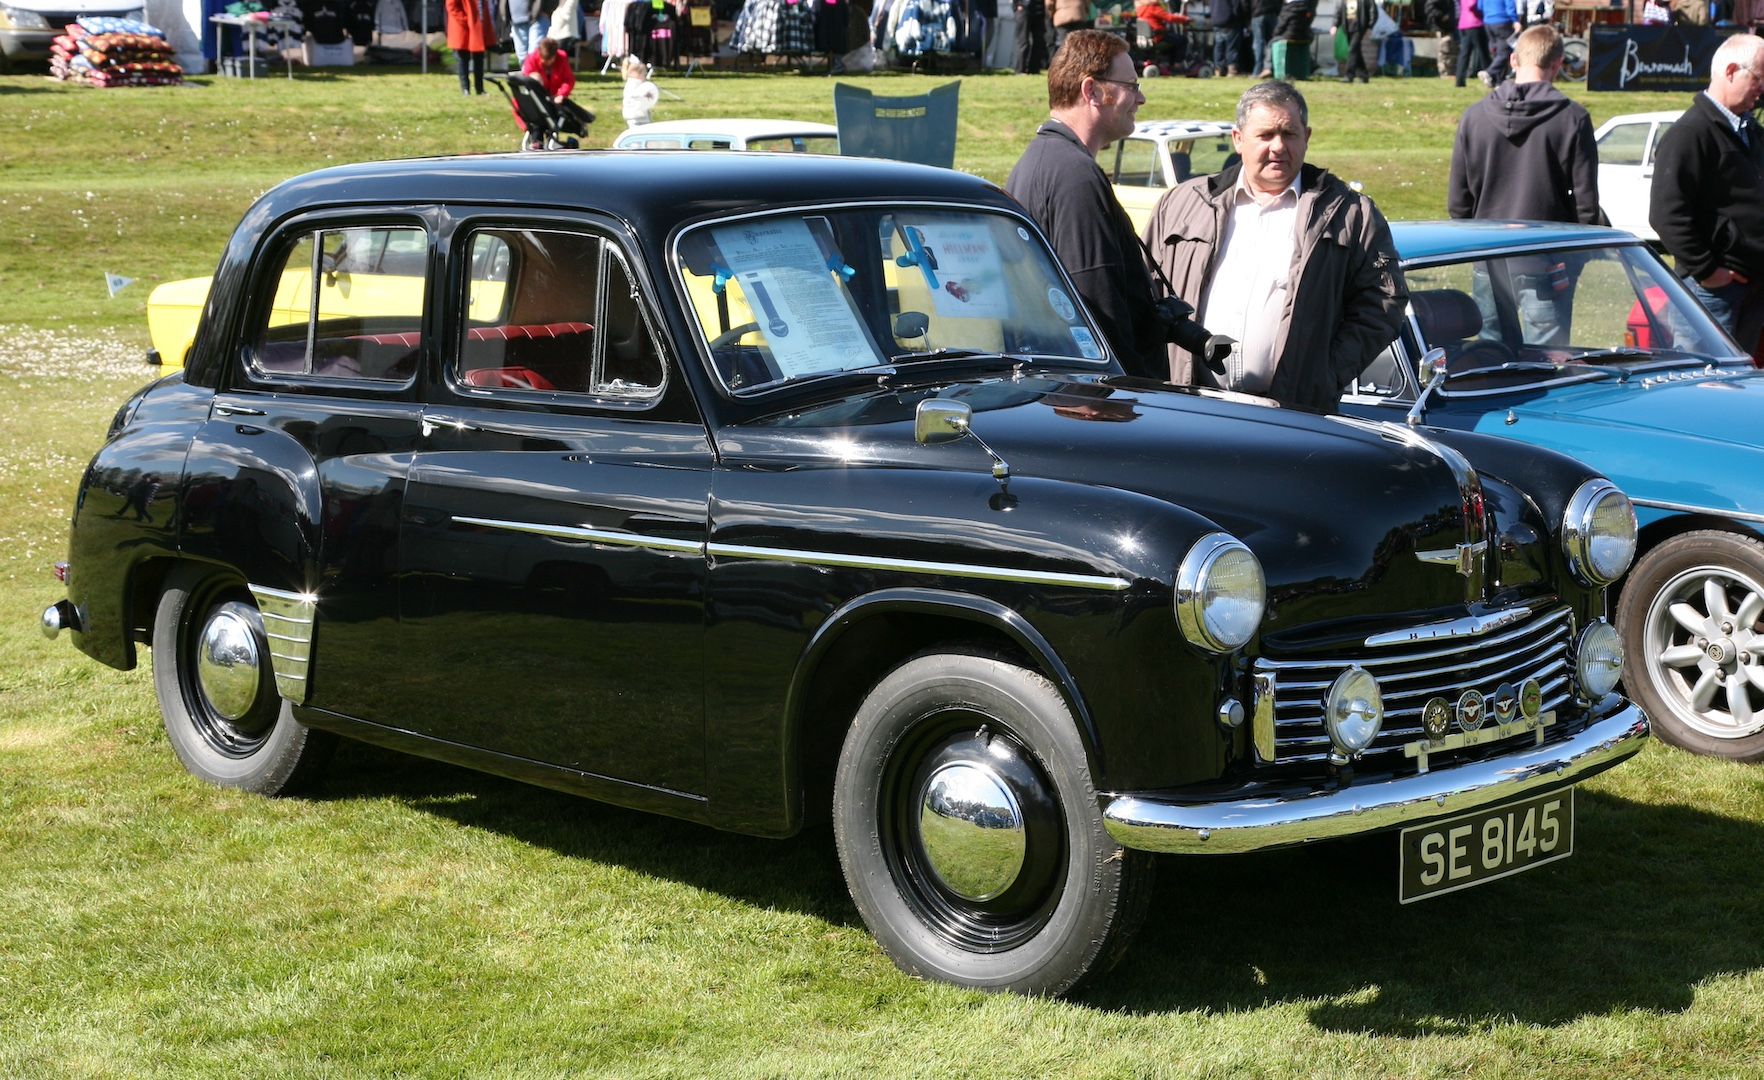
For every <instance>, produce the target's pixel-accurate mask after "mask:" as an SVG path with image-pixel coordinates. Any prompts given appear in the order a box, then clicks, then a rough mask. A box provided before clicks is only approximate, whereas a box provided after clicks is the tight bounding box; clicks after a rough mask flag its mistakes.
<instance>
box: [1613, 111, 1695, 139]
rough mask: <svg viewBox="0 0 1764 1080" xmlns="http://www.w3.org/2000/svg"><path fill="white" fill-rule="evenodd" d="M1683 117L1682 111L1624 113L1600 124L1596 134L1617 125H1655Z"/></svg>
mask: <svg viewBox="0 0 1764 1080" xmlns="http://www.w3.org/2000/svg"><path fill="white" fill-rule="evenodd" d="M1683 115H1684V110H1683V109H1668V110H1666V111H1664V112H1637V113H1624V114H1623V115H1622V116H1613V117H1611V119H1609V120H1607V121H1605V122H1604V123H1602V124H1600V125H1599V130H1598V134H1600V135H1603V134H1604V133H1605V131H1606V130H1607V129H1608V128H1614V127H1616V126H1617V125H1619V124H1657V123H1659V122H1660V121H1662V120H1677V119H1678V118H1679V117H1681V116H1683Z"/></svg>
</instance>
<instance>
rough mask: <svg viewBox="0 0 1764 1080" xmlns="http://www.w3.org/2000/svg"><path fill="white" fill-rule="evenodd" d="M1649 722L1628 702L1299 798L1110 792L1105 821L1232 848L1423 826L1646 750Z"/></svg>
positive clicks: (1153, 846)
mask: <svg viewBox="0 0 1764 1080" xmlns="http://www.w3.org/2000/svg"><path fill="white" fill-rule="evenodd" d="M1647 739H1648V720H1647V717H1646V716H1644V715H1642V711H1641V710H1640V709H1639V708H1637V707H1636V706H1634V705H1632V704H1629V703H1628V702H1625V703H1624V704H1623V706H1622V708H1620V709H1618V710H1617V711H1616V712H1614V713H1612V714H1611V715H1609V716H1607V717H1605V718H1604V719H1602V720H1597V721H1594V722H1593V723H1592V724H1590V725H1588V726H1587V728H1586V730H1584V731H1582V732H1580V733H1579V734H1578V735H1573V736H1570V737H1569V738H1567V739H1564V740H1562V741H1561V742H1557V743H1552V744H1549V745H1547V746H1538V747H1534V748H1530V749H1527V750H1525V751H1522V752H1518V753H1511V754H1503V755H1501V756H1500V757H1497V758H1491V759H1489V760H1487V761H1474V762H1470V763H1468V764H1464V765H1458V766H1453V767H1451V768H1445V769H1435V770H1433V771H1432V772H1427V773H1420V774H1416V775H1412V776H1405V777H1401V778H1399V779H1394V780H1386V781H1379V782H1373V783H1367V784H1362V785H1359V786H1355V787H1345V788H1339V789H1337V790H1334V791H1319V792H1315V793H1312V794H1308V795H1301V796H1297V797H1293V798H1271V799H1240V800H1237V801H1234V802H1219V803H1211V804H1205V805H1188V804H1179V803H1171V802H1165V801H1161V800H1159V799H1157V798H1153V797H1150V796H1140V795H1134V794H1130V793H1122V794H1116V795H1111V796H1105V797H1104V799H1105V805H1104V807H1103V824H1104V825H1105V827H1106V828H1107V829H1108V831H1109V835H1110V836H1112V837H1114V839H1115V842H1116V843H1118V844H1120V845H1122V846H1123V847H1129V848H1134V849H1137V850H1140V851H1159V852H1171V853H1178V854H1188V855H1225V854H1234V853H1238V852H1245V851H1260V850H1263V849H1265V848H1277V847H1288V846H1290V845H1293V844H1303V843H1307V842H1309V841H1312V840H1327V839H1333V838H1337V837H1343V836H1356V835H1359V834H1361V833H1369V832H1377V831H1380V830H1384V829H1394V828H1397V827H1399V826H1408V825H1415V824H1419V823H1420V822H1424V821H1431V820H1433V819H1435V818H1442V817H1450V816H1452V815H1455V814H1461V813H1463V812H1464V811H1466V810H1473V809H1475V808H1476V807H1479V806H1489V805H1493V804H1496V803H1502V802H1507V801H1509V800H1511V799H1516V798H1519V797H1521V796H1523V795H1527V794H1531V793H1534V792H1541V791H1546V790H1549V789H1552V788H1558V787H1564V786H1567V785H1569V784H1573V783H1577V782H1579V781H1581V780H1585V779H1586V778H1588V777H1590V776H1594V775H1597V774H1598V773H1601V772H1604V771H1605V770H1606V769H1609V768H1610V767H1611V766H1613V765H1616V764H1617V763H1619V762H1621V761H1624V760H1625V759H1627V758H1629V757H1631V756H1632V755H1634V754H1635V753H1636V752H1637V751H1639V750H1640V749H1641V748H1642V744H1643V743H1645V742H1646V741H1647Z"/></svg>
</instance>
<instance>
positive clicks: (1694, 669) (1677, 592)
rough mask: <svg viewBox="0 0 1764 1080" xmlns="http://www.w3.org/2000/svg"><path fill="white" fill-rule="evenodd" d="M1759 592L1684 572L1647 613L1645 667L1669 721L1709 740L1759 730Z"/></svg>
mask: <svg viewBox="0 0 1764 1080" xmlns="http://www.w3.org/2000/svg"><path fill="white" fill-rule="evenodd" d="M1761 618H1764V587H1760V586H1759V584H1758V583H1757V582H1755V581H1753V580H1751V579H1750V578H1748V577H1746V576H1744V575H1742V574H1738V573H1735V572H1734V571H1733V570H1731V569H1728V568H1726V567H1715V566H1700V567H1696V568H1695V569H1691V570H1686V571H1685V572H1684V573H1682V574H1679V575H1678V576H1677V577H1675V578H1673V579H1672V580H1671V581H1669V582H1667V583H1666V587H1665V588H1663V589H1661V590H1660V595H1659V596H1657V597H1655V598H1654V601H1653V603H1652V605H1651V606H1650V607H1649V608H1648V619H1647V627H1646V631H1645V632H1646V639H1645V640H1646V650H1647V656H1646V663H1647V668H1648V676H1649V678H1650V679H1652V680H1653V682H1654V684H1655V685H1656V686H1657V687H1659V688H1660V691H1661V696H1662V697H1664V698H1665V700H1666V703H1667V705H1668V706H1669V707H1670V708H1671V710H1672V713H1673V715H1674V716H1675V717H1676V718H1677V719H1678V720H1679V721H1681V722H1682V723H1684V724H1686V725H1687V726H1689V727H1690V728H1692V729H1694V730H1696V731H1698V732H1701V733H1702V734H1704V735H1708V736H1710V737H1712V738H1717V739H1738V738H1743V737H1745V736H1748V735H1751V734H1754V733H1756V732H1758V731H1764V663H1760V662H1759V661H1760V657H1759V649H1760V647H1764V625H1761V624H1760V619H1761Z"/></svg>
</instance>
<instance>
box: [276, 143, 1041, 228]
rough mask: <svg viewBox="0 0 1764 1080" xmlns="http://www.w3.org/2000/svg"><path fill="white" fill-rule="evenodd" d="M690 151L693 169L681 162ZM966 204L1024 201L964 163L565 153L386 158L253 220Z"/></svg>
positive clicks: (650, 219) (675, 215) (664, 217)
mask: <svg viewBox="0 0 1764 1080" xmlns="http://www.w3.org/2000/svg"><path fill="white" fill-rule="evenodd" d="M679 155H689V156H690V157H691V161H692V167H691V168H689V169H686V168H681V167H680V163H679V162H677V161H673V160H670V159H671V158H673V157H675V156H679ZM945 200H948V201H961V202H981V203H987V204H990V205H995V206H1004V207H1010V208H1015V204H1014V203H1012V202H1011V201H1010V198H1009V196H1007V195H1005V194H1004V192H1003V191H1002V190H1001V189H1000V188H999V187H998V186H997V185H996V184H994V183H992V182H991V181H988V180H983V179H981V178H980V177H977V176H973V175H971V174H968V173H962V172H956V171H955V170H953V169H938V168H933V167H931V166H928V165H912V164H908V163H905V162H899V161H885V160H882V159H878V158H849V157H839V156H837V155H833V154H750V153H743V152H738V151H714V150H712V151H705V150H646V151H644V152H643V153H641V154H633V153H629V152H626V151H615V150H598V151H580V152H576V151H559V152H553V153H545V154H541V153H510V154H480V155H472V156H467V157H452V158H420V159H414V160H404V161H376V162H365V163H362V164H356V165H343V166H338V167H336V168H330V169H322V170H320V171H318V172H314V173H308V174H306V175H304V176H298V177H295V178H294V179H292V180H289V181H287V182H285V183H283V184H280V185H278V186H277V187H275V188H274V189H272V190H271V191H270V192H269V193H268V194H266V195H265V196H264V197H263V199H262V200H261V201H260V202H259V203H258V204H257V205H256V206H255V207H253V208H252V210H251V212H250V214H249V215H248V220H247V222H246V225H245V227H244V229H245V231H249V228H250V227H253V226H254V227H257V228H262V227H265V226H267V225H268V224H269V223H271V222H273V221H276V220H279V219H280V218H282V217H285V216H287V215H288V214H292V213H297V212H299V211H302V210H306V209H309V208H316V207H322V206H332V205H340V204H341V205H348V204H371V203H381V204H385V205H388V206H397V205H410V204H413V203H451V204H457V205H470V204H474V203H475V204H480V205H496V204H518V205H520V206H522V207H534V208H538V207H561V208H586V209H592V210H596V211H600V212H603V213H606V214H611V215H613V216H615V217H618V218H620V219H622V220H624V221H626V222H629V223H630V224H631V225H632V226H633V227H634V228H635V229H636V230H637V232H638V235H642V236H651V237H655V238H657V239H658V240H659V239H660V237H662V236H664V235H666V233H667V231H668V230H671V229H672V228H674V227H675V226H676V225H678V224H680V223H683V222H686V221H689V220H693V219H697V218H702V217H707V216H710V215H713V214H730V213H739V212H741V211H743V210H747V209H750V208H751V209H759V208H761V207H766V206H786V205H800V204H805V203H814V204H827V203H837V202H842V201H907V202H910V201H933V202H935V201H945Z"/></svg>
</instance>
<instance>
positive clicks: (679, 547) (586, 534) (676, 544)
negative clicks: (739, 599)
mask: <svg viewBox="0 0 1764 1080" xmlns="http://www.w3.org/2000/svg"><path fill="white" fill-rule="evenodd" d="M453 520H454V522H455V523H456V524H459V525H482V526H483V527H485V528H487V529H502V530H505V531H507V532H518V533H529V534H531V535H533V536H549V537H551V538H552V539H554V540H586V541H588V542H589V543H594V544H609V545H611V546H613V547H632V548H650V549H653V550H655V551H672V552H676V553H678V554H681V555H703V554H704V544H703V542H701V541H698V540H675V539H672V538H670V537H666V536H647V535H644V534H642V533H628V532H609V531H608V530H606V529H589V528H585V527H582V526H578V525H540V524H537V523H535V522H531V521H504V520H502V519H500V518H480V517H461V516H459V515H455V516H454V518H453Z"/></svg>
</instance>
